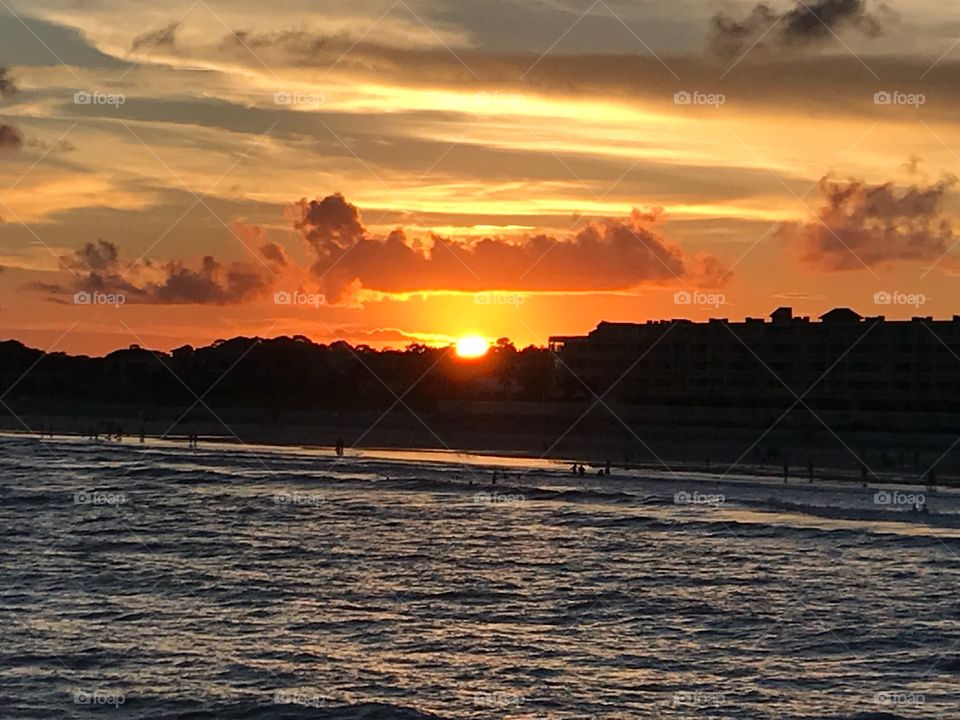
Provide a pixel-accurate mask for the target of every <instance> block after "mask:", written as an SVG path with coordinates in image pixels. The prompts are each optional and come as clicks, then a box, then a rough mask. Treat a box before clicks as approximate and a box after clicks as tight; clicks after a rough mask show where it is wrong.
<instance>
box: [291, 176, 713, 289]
mask: <svg viewBox="0 0 960 720" xmlns="http://www.w3.org/2000/svg"><path fill="white" fill-rule="evenodd" d="M288 214H289V217H290V219H291V221H292V223H293V225H294V227H295V228H296V229H298V230H299V231H300V233H301V234H302V236H303V238H304V239H305V240H306V242H307V244H308V245H309V246H310V248H311V249H312V250H313V252H314V254H315V258H316V259H315V262H314V263H313V266H312V271H313V274H314V276H315V278H316V279H317V280H318V282H319V283H320V285H321V287H322V289H323V291H324V293H325V295H326V296H327V298H328V299H330V300H332V301H334V302H338V301H346V300H348V299H349V298H350V297H351V296H355V295H357V294H359V293H361V291H373V292H374V293H412V292H421V291H430V290H452V291H466V292H475V291H480V290H512V291H517V292H521V291H529V292H537V291H541V292H543V291H617V290H629V289H632V288H635V287H638V286H640V285H644V284H650V283H670V282H674V281H678V280H682V281H684V282H687V283H689V282H696V283H698V284H711V283H716V282H717V279H718V278H719V277H721V276H722V274H723V267H724V266H723V263H722V262H720V261H719V260H718V259H717V258H715V257H713V256H711V255H699V256H691V255H689V254H687V253H685V252H684V251H683V249H682V248H680V247H679V246H678V245H676V244H674V243H672V242H670V241H668V240H666V239H664V238H662V237H660V236H658V235H656V234H654V233H653V232H652V231H651V230H650V229H649V228H648V226H649V225H651V224H652V223H654V222H655V221H656V216H657V214H658V213H657V212H656V211H655V212H652V213H643V212H640V211H638V210H634V211H633V212H632V213H631V214H630V216H629V217H627V218H622V219H615V220H606V221H603V222H595V223H590V224H588V225H587V226H586V227H584V228H583V229H581V230H580V231H579V232H577V233H576V234H574V235H573V236H572V237H569V238H565V239H560V238H556V237H552V236H548V235H542V234H541V235H534V236H527V237H523V238H520V239H517V240H514V239H506V238H490V237H488V238H483V239H481V240H479V241H474V242H470V243H465V242H459V241H456V240H453V239H451V238H446V237H442V236H440V235H438V234H436V233H432V234H430V235H429V237H428V238H425V239H422V240H420V241H419V242H414V241H412V240H410V239H409V238H407V236H406V233H405V232H404V230H403V229H402V228H397V229H395V230H394V231H392V232H391V233H390V234H389V235H387V236H386V237H383V238H376V237H372V236H370V234H369V233H368V231H367V229H366V228H365V227H364V226H363V223H362V221H361V217H360V211H359V210H358V208H357V207H356V206H354V205H352V204H351V203H349V202H347V200H346V199H345V198H344V197H343V196H342V195H340V194H334V195H329V196H327V197H325V198H323V199H322V200H311V201H307V200H306V199H303V200H301V201H300V202H298V203H296V204H294V205H293V206H292V207H291V208H290V210H289V213H288Z"/></svg>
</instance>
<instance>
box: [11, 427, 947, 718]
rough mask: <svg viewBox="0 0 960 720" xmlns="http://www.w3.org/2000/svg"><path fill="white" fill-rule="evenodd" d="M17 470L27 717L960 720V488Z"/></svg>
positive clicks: (466, 466) (176, 449)
mask: <svg viewBox="0 0 960 720" xmlns="http://www.w3.org/2000/svg"><path fill="white" fill-rule="evenodd" d="M0 463H2V474H0V477H2V482H0V523H2V528H3V532H2V540H0V571H2V587H0V627H2V630H0V633H2V634H0V638H2V639H0V717H3V718H95V717H96V718H106V717H110V718H135V719H142V720H147V719H154V718H156V719H160V718H271V719H272V718H357V719H359V718H366V719H368V720H372V719H375V718H376V719H379V718H382V719H384V720H407V719H410V720H419V719H422V718H451V719H460V718H463V719H466V718H484V719H487V718H563V719H568V718H569V719H573V718H577V719H582V718H730V719H733V720H744V719H751V718H760V719H762V720H766V719H771V718H783V719H787V718H797V719H801V718H802V719H810V720H814V719H816V720H820V719H821V718H858V719H864V720H865V719H868V718H873V719H882V718H887V719H889V718H957V717H960V700H958V697H957V693H958V690H960V627H958V622H960V599H958V594H957V588H958V582H957V581H958V577H960V494H958V493H957V492H956V491H952V490H944V489H935V490H930V489H927V488H925V487H913V488H910V487H907V486H901V487H893V486H884V487H878V486H873V485H871V486H870V487H866V486H864V485H862V484H861V483H860V482H850V483H847V484H840V483H825V482H814V483H807V482H806V480H803V481H800V480H797V481H791V482H790V483H789V484H787V485H784V484H783V483H782V481H781V480H779V479H777V478H764V477H755V476H748V475H737V476H735V477H726V478H722V479H720V478H719V477H717V476H710V475H706V474H698V473H692V472H684V471H668V470H662V471H657V472H654V471H631V472H626V471H616V469H615V471H614V474H613V475H611V476H609V477H606V476H597V475H596V474H594V472H593V469H592V468H591V469H590V473H589V474H587V475H584V476H579V475H572V474H571V473H570V471H569V466H568V464H566V463H556V462H550V461H538V460H523V459H518V458H510V457H496V456H483V455H462V454H456V453H440V452H414V451H406V452H405V451H364V452H355V451H348V452H347V454H346V455H345V456H344V457H343V458H337V457H336V456H335V455H334V454H333V453H332V452H330V451H328V450H310V449H303V448H280V447H250V446H242V445H235V444H227V443H213V442H201V443H200V446H199V448H197V449H190V448H187V447H186V445H185V443H182V442H167V441H156V440H148V442H147V443H145V444H140V443H139V442H137V441H136V440H126V441H124V442H122V443H118V442H103V441H99V442H94V441H89V440H82V439H76V438H73V439H51V440H44V441H40V440H38V439H36V438H34V437H28V436H17V435H5V436H0ZM494 472H496V474H497V477H496V484H494ZM921 496H922V497H921Z"/></svg>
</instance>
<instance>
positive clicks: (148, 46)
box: [130, 20, 180, 52]
mask: <svg viewBox="0 0 960 720" xmlns="http://www.w3.org/2000/svg"><path fill="white" fill-rule="evenodd" d="M179 29H180V21H179V20H175V21H174V22H171V23H170V24H169V25H167V26H166V27H162V28H159V29H158V30H150V31H148V32H145V33H143V34H142V35H138V36H137V37H135V38H134V39H133V43H132V44H131V45H130V51H131V52H140V51H146V52H150V51H151V50H154V49H157V48H160V49H163V50H172V49H173V48H174V47H176V44H177V31H178V30H179Z"/></svg>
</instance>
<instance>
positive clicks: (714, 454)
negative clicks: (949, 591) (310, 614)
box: [0, 414, 960, 486]
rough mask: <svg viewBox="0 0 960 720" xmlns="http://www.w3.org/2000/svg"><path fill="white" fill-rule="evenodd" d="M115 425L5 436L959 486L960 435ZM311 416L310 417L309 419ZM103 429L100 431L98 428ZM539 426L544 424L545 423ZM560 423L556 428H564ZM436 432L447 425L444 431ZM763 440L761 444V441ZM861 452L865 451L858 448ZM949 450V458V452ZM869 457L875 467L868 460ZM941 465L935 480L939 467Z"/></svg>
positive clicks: (45, 426)
mask: <svg viewBox="0 0 960 720" xmlns="http://www.w3.org/2000/svg"><path fill="white" fill-rule="evenodd" d="M110 417H111V419H110V420H109V421H107V420H104V419H91V418H89V417H85V416H81V417H67V416H61V415H50V414H47V415H43V416H39V415H25V416H20V417H19V419H18V418H13V417H10V416H7V417H3V418H0V430H2V431H8V432H14V433H18V434H19V433H23V434H32V435H34V436H37V435H40V434H41V430H42V433H43V434H49V433H50V432H51V430H52V432H53V433H54V436H57V435H59V436H64V435H70V436H77V437H85V436H90V435H91V434H93V433H99V435H100V436H101V437H103V436H104V435H106V434H107V433H108V432H109V433H110V434H111V435H112V436H114V437H115V434H116V433H117V432H121V433H122V437H123V440H122V441H123V442H124V443H136V442H137V441H138V439H139V435H140V433H141V431H142V432H143V433H144V435H145V436H146V437H149V438H159V437H163V438H166V439H169V440H175V441H182V442H184V444H186V443H187V438H188V436H189V435H197V436H199V437H200V440H201V443H202V442H209V441H221V442H234V443H242V444H252V445H268V446H278V447H290V446H295V447H304V448H333V446H334V445H335V444H336V443H337V441H338V440H340V439H342V440H343V442H344V445H345V447H346V448H347V451H348V453H349V451H350V450H351V449H353V448H356V449H373V448H384V449H423V450H448V451H459V452H468V453H478V454H497V455H505V456H511V457H525V458H535V459H549V460H563V461H567V462H576V463H582V464H583V465H584V466H585V469H586V472H587V473H589V474H591V475H595V474H596V473H597V471H598V470H599V469H601V468H605V467H606V465H607V463H609V464H610V467H611V469H612V470H613V471H614V472H616V471H617V470H625V469H628V470H653V471H668V472H677V473H697V474H703V475H706V476H710V477H714V476H715V477H718V478H719V477H722V476H724V475H725V474H732V473H736V474H740V475H747V476H756V477H758V478H760V477H762V478H777V479H781V480H782V479H783V477H784V474H785V472H786V476H787V480H788V482H790V483H808V482H820V481H843V482H857V483H861V484H864V483H866V484H870V485H873V484H877V483H891V484H903V485H929V484H931V482H933V483H934V484H937V485H942V486H960V464H958V460H960V458H957V457H955V456H954V454H953V452H952V449H951V443H952V442H953V440H954V439H951V438H948V437H939V436H932V435H929V434H925V435H919V436H913V435H911V436H902V435H898V436H893V437H892V438H891V437H887V436H884V435H882V434H879V433H862V434H850V433H848V434H846V437H843V438H840V437H836V436H832V435H831V433H829V432H826V431H824V432H822V433H820V434H819V435H812V434H811V433H809V432H804V433H797V432H778V431H771V432H768V433H766V434H763V433H761V432H760V431H752V430H739V429H730V428H689V427H688V428H664V427H660V428H655V427H651V428H646V427H640V428H637V429H632V428H631V429H630V431H629V432H628V431H627V430H624V429H623V428H620V430H621V432H620V433H616V432H614V431H615V428H613V427H610V426H607V427H597V426H596V425H587V426H586V427H577V426H575V427H573V429H570V426H569V425H568V424H565V423H564V422H563V421H558V422H554V423H552V424H551V423H550V422H544V423H539V424H537V423H529V422H524V423H517V422H512V421H511V419H509V418H506V419H503V418H498V419H491V418H483V419H479V420H480V421H478V418H449V417H444V418H436V417H431V416H427V417H426V418H416V417H413V416H411V414H406V416H403V415H398V416H387V417H379V418H378V417H374V418H373V419H370V418H367V417H363V418H359V417H344V418H341V419H340V421H339V422H331V421H330V419H329V418H324V419H323V420H325V421H326V422H321V421H317V422H314V423H311V422H309V421H303V420H301V421H300V422H269V421H264V420H260V419H255V418H252V417H229V418H228V417H221V418H220V419H217V418H212V417H209V415H208V417H207V418H206V419H203V420H199V419H191V420H190V421H188V422H179V423H178V422H176V420H177V418H176V417H171V418H169V419H168V418H155V419H151V420H150V421H142V420H140V419H139V418H136V417H130V416H127V417H123V416H118V415H112V416H110ZM304 420H305V419H304ZM98 425H99V430H98ZM537 425H539V426H537ZM551 425H555V426H556V428H560V429H556V428H554V427H552V426H551ZM434 428H443V431H442V432H440V431H438V430H435V429H434ZM758 438H759V442H758ZM854 448H861V449H860V450H859V451H857V450H855V449H854ZM947 449H950V450H951V451H950V452H944V451H945V450H947ZM861 457H865V458H866V462H865V463H864V462H861V461H860V458H861ZM934 466H936V470H935V472H934V473H933V474H932V475H931V473H930V468H931V467H934Z"/></svg>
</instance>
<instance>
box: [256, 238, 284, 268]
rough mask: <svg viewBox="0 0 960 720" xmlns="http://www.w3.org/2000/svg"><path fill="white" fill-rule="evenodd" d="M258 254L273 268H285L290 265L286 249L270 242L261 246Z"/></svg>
mask: <svg viewBox="0 0 960 720" xmlns="http://www.w3.org/2000/svg"><path fill="white" fill-rule="evenodd" d="M260 254H261V255H263V257H264V258H266V259H267V261H268V262H270V263H271V264H273V266H274V267H277V268H285V267H287V266H289V265H290V258H289V257H288V256H287V251H286V249H285V248H284V247H283V245H279V244H278V243H274V242H271V243H266V244H265V245H261V246H260Z"/></svg>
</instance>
